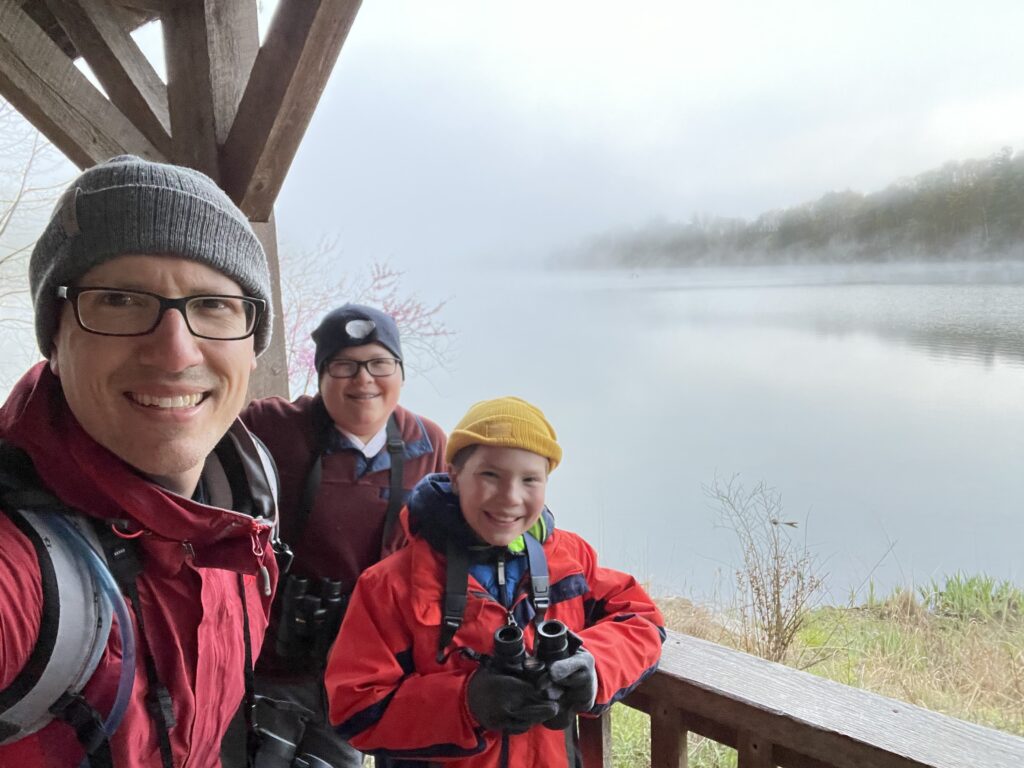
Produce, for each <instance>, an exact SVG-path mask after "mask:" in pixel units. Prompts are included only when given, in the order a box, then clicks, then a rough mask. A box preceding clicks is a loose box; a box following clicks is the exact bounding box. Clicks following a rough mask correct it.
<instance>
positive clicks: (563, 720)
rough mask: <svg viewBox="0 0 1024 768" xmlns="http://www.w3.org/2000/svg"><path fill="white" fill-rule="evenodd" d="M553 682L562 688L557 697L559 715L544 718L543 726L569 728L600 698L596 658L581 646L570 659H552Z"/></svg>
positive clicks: (549, 668)
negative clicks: (580, 714)
mask: <svg viewBox="0 0 1024 768" xmlns="http://www.w3.org/2000/svg"><path fill="white" fill-rule="evenodd" d="M548 674H549V675H550V676H551V682H553V683H554V684H555V685H556V686H558V687H559V688H561V689H562V696H561V698H559V700H558V714H556V715H555V716H554V717H552V718H551V719H550V720H545V721H544V726H545V727H546V728H550V729H552V730H555V731H561V730H563V729H565V728H568V727H569V724H570V723H572V719H573V718H574V717H576V715H577V713H579V712H586V711H587V710H588V709H590V708H591V707H593V706H594V700H595V699H596V698H597V672H596V671H595V670H594V657H593V656H591V655H590V653H589V652H588V651H587V650H585V649H583V648H580V649H579V650H577V651H576V653H574V654H573V655H572V656H570V657H569V658H568V659H560V660H558V661H553V662H551V664H549V665H548Z"/></svg>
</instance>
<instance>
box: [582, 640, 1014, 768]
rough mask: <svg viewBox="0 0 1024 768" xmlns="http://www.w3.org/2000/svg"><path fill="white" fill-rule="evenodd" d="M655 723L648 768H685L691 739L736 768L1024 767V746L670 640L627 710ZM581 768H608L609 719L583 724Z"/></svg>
mask: <svg viewBox="0 0 1024 768" xmlns="http://www.w3.org/2000/svg"><path fill="white" fill-rule="evenodd" d="M624 703H625V704H626V705H627V706H630V707H633V708H635V709H639V710H641V711H643V712H646V713H647V714H648V715H650V718H651V766H652V768H680V767H685V766H686V759H687V758H686V746H687V734H688V733H695V734H700V735H701V736H704V737H707V738H709V739H712V740H713V741H716V742H719V743H721V744H725V745H727V746H730V747H733V748H734V749H736V750H737V753H738V759H739V768H771V767H772V766H783V767H784V768H921V767H923V766H927V767H928V768H1024V739H1021V738H1018V737H1016V736H1011V735H1009V734H1006V733H1002V732H1000V731H994V730H992V729H989V728H983V727H981V726H978V725H973V724H971V723H967V722H964V721H963V720H957V719H955V718H952V717H946V716H945V715H940V714H937V713H935V712H931V711H929V710H926V709H922V708H920V707H916V706H914V705H912V704H906V703H904V702H902V701H897V700H896V699H890V698H887V697H885V696H879V695H877V694H873V693H869V692H867V691H862V690H859V689H857V688H850V687H849V686H845V685H841V684H839V683H835V682H832V681H831V680H825V679H823V678H820V677H815V676H814V675H810V674H807V673H806V672H800V671H798V670H795V669H791V668H789V667H784V666H782V665H781V664H774V663H772V662H769V661H765V660H763V659H759V658H756V657H754V656H750V655H748V654H745V653H741V652H739V651H734V650H732V649H729V648H725V647H723V646H720V645H716V644H714V643H709V642H707V641H704V640H698V639H696V638H693V637H688V636H686V635H680V634H677V633H675V632H669V634H668V640H667V641H666V642H665V647H664V653H663V655H662V660H661V664H660V666H659V668H658V671H657V673H655V674H654V675H653V676H652V677H651V678H649V679H648V680H647V681H645V682H644V684H643V685H641V686H640V688H638V689H637V690H636V692H635V693H633V694H632V695H631V696H630V697H629V698H628V699H626V701H625V702H624ZM580 748H581V750H580V751H581V752H582V754H583V761H584V766H586V768H598V766H611V765H612V761H611V718H610V714H606V715H605V716H604V717H602V718H600V719H589V720H588V719H586V718H581V719H580Z"/></svg>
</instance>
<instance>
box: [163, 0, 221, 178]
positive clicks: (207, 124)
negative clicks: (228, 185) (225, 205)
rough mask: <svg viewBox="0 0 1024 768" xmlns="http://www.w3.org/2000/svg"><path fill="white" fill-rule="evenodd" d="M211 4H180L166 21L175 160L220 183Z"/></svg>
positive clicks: (199, 0) (182, 0)
mask: <svg viewBox="0 0 1024 768" xmlns="http://www.w3.org/2000/svg"><path fill="white" fill-rule="evenodd" d="M208 5H210V3H208V2H206V1H205V0H179V2H177V3H174V4H171V5H169V6H168V7H167V8H166V9H165V11H164V14H163V16H162V17H161V19H160V21H161V26H162V27H163V33H164V55H165V56H166V59H167V102H168V107H169V109H170V113H171V142H172V151H171V158H172V160H173V161H174V162H175V163H178V164H179V165H187V166H189V167H190V168H196V169H198V170H200V171H202V172H203V173H205V174H206V175H208V176H209V177H210V178H212V179H213V180H214V181H216V182H218V183H220V179H221V175H220V163H219V157H218V151H217V125H216V119H215V117H214V109H213V82H212V80H211V62H210V47H209V41H208V38H207V26H206V19H207V10H208V9H207V7H208Z"/></svg>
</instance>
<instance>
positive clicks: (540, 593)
mask: <svg viewBox="0 0 1024 768" xmlns="http://www.w3.org/2000/svg"><path fill="white" fill-rule="evenodd" d="M523 541H524V542H525V543H526V562H527V567H529V569H530V597H531V602H532V603H533V612H534V613H533V624H534V626H540V623H541V622H542V621H544V614H546V613H547V610H548V607H549V606H550V605H551V585H550V580H549V578H548V559H547V558H546V557H545V556H544V545H543V544H541V543H540V542H539V541H537V539H535V538H534V537H533V534H531V533H524V534H523Z"/></svg>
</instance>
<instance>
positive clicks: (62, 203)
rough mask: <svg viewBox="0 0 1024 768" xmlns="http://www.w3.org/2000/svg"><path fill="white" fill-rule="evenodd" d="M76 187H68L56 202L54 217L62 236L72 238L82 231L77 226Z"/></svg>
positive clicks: (77, 189)
mask: <svg viewBox="0 0 1024 768" xmlns="http://www.w3.org/2000/svg"><path fill="white" fill-rule="evenodd" d="M79 192H81V190H80V189H79V188H78V187H70V188H68V190H67V191H66V192H65V193H64V194H63V195H61V196H60V200H58V201H57V211H56V217H57V220H58V221H59V222H60V228H61V229H63V230H64V234H65V235H68V236H69V237H73V236H75V235H77V234H78V233H80V232H81V231H82V228H81V227H79V226H78V193H79Z"/></svg>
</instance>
